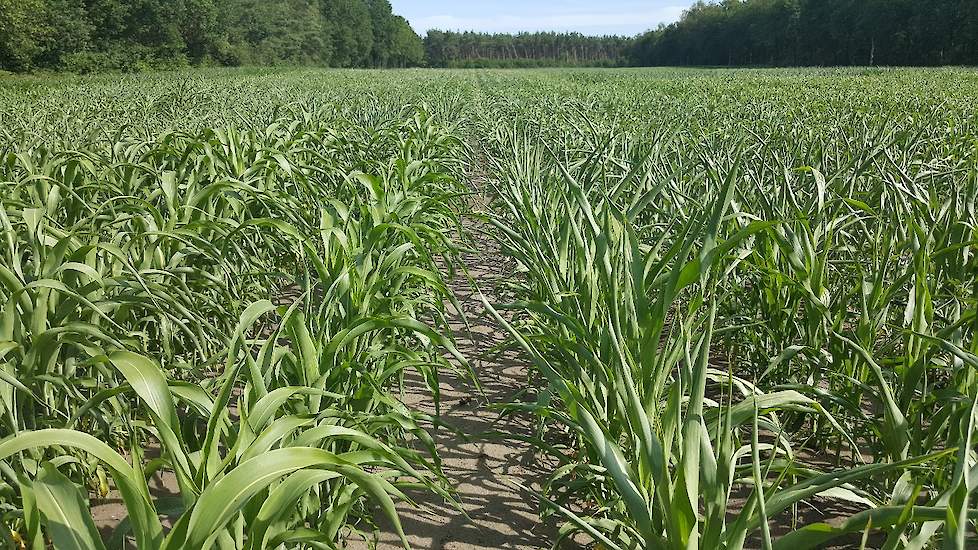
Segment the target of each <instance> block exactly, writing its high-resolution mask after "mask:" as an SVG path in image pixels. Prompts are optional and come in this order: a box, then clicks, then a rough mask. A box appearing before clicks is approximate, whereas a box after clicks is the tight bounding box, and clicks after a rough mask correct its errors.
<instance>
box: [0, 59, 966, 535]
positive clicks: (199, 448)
mask: <svg viewBox="0 0 978 550" xmlns="http://www.w3.org/2000/svg"><path fill="white" fill-rule="evenodd" d="M975 98H978V72H976V71H973V70H966V69H926V70H924V69H858V68H856V69H804V70H802V69H770V70H726V69H723V70H721V69H717V70H710V69H563V70H559V69H552V70H457V71H452V70H420V69H418V70H401V71H383V70H315V69H309V70H258V69H243V70H225V69H222V70H201V71H188V72H173V73H153V74H143V75H133V76H96V77H54V76H51V77H44V76H37V77H30V76H24V77H20V76H16V77H15V76H3V77H0V204H2V208H0V229H2V238H0V405H2V406H0V438H2V440H0V517H2V518H3V522H4V525H5V526H7V527H8V529H4V530H2V532H0V538H8V539H9V540H7V541H6V542H7V544H8V546H11V547H18V548H38V549H40V548H44V547H46V546H45V545H46V544H49V543H50V544H53V545H54V546H55V547H57V548H62V547H63V548H101V547H103V546H105V547H109V548H112V547H117V548H121V547H127V546H130V547H139V548H153V549H155V548H168V549H177V548H203V547H216V548H222V549H224V548H248V549H257V548H334V547H336V545H342V544H345V543H346V542H352V541H354V540H358V539H360V540H366V541H371V540H373V539H375V538H378V537H379V538H380V539H381V540H382V541H387V542H386V544H402V542H403V543H404V544H407V543H408V542H409V541H413V542H414V545H415V546H416V547H418V546H420V547H424V546H425V545H428V544H431V545H434V544H435V541H436V540H441V544H446V547H458V548H491V547H493V546H492V544H493V543H492V542H478V541H492V540H493V537H492V532H493V530H494V529H497V528H498V529H499V530H500V532H503V531H504V530H506V529H508V528H511V527H512V526H513V523H514V521H515V520H512V519H510V518H509V517H508V516H506V515H505V513H504V512H501V511H500V510H501V509H504V508H505V506H506V505H504V504H500V502H502V501H499V502H496V503H495V504H493V501H492V499H493V498H495V497H498V496H499V495H500V494H502V493H500V492H499V491H496V490H482V491H481V492H478V493H477V494H476V493H470V492H469V491H470V489H468V488H465V487H464V486H463V485H464V484H463V483H461V481H465V479H466V477H467V476H469V475H470V474H468V473H465V472H464V471H463V470H461V468H463V466H464V465H465V464H467V463H465V462H464V461H463V460H462V459H461V458H459V457H456V456H452V453H451V452H450V450H451V449H454V448H455V447H454V444H455V443H457V444H459V445H461V444H462V443H465V444H469V443H471V442H472V441H488V440H490V439H491V440H492V441H493V442H494V443H493V444H494V445H500V446H499V447H494V449H495V451H494V452H498V456H497V455H493V456H492V458H493V459H498V460H500V461H502V462H500V464H501V465H500V466H499V470H498V471H497V469H494V468H495V466H492V467H487V468H488V469H487V470H486V472H487V473H485V475H487V476H489V477H490V478H491V479H493V480H496V481H498V482H499V484H500V486H507V487H509V486H512V487H519V488H520V489H519V491H521V492H517V493H513V494H515V495H517V496H516V497H512V495H510V494H508V493H507V494H506V496H507V498H523V499H527V500H538V502H539V511H540V518H539V522H540V525H541V526H542V527H540V529H536V528H533V529H532V531H533V537H528V538H526V539H525V540H523V539H520V540H519V541H517V539H516V538H513V539H512V540H511V539H506V540H507V541H510V542H509V543H512V546H511V547H513V548H537V547H540V548H545V547H550V546H551V545H552V544H554V543H558V542H564V543H566V544H568V545H570V544H576V545H589V546H593V547H597V548H605V549H614V548H617V549H645V548H649V549H652V548H663V549H673V548H675V549H679V548H703V549H713V548H725V549H739V548H769V547H770V548H788V549H790V550H799V549H803V548H825V547H853V548H858V547H860V546H861V545H862V546H864V547H867V548H886V549H896V548H920V549H922V548H945V549H952V548H967V547H973V546H972V545H978V535H976V532H975V526H976V521H978V502H976V496H975V489H976V488H978V453H976V450H975V449H976V448H978V259H976V253H978V107H976V101H975ZM479 258H481V259H479ZM490 264H491V265H490ZM493 269H494V270H495V272H494V273H495V275H492V276H491V277H490V276H489V275H487V270H488V271H492V270H493ZM500 273H502V275H500ZM499 277H502V279H501V280H500V279H499ZM483 293H484V294H485V295H486V298H485V299H484V300H483V299H481V298H480V296H481V295H482V294H483ZM475 325H478V326H479V327H485V334H491V335H495V336H498V338H496V339H492V338H489V340H491V345H489V344H485V343H482V344H480V341H479V338H476V337H475V336H474V334H476V335H478V334H482V332H480V331H481V330H482V329H481V328H480V329H479V330H475V329H474V328H473V327H474V326H475ZM479 327H476V328H479ZM487 338H488V337H487ZM502 357H505V358H506V361H511V362H512V361H515V365H516V367H514V368H516V369H517V370H516V371H514V372H516V375H515V376H511V377H510V378H508V379H507V380H509V381H508V382H506V384H510V385H503V386H499V383H497V382H490V379H491V380H496V378H494V377H498V375H500V373H501V372H503V369H506V368H510V367H511V366H512V365H510V363H506V362H504V361H503V359H501V358H502ZM507 365H509V366H507ZM497 367H498V369H497ZM510 374H512V373H510ZM446 380H452V381H457V383H456V382H452V384H453V385H452V387H451V388H450V389H445V387H444V384H445V381H446ZM460 384H465V386H464V387H465V388H468V389H466V390H465V391H467V392H470V395H459V388H461V387H463V386H461V385H460ZM494 384H495V386H494ZM405 392H407V394H410V395H414V396H416V397H417V398H418V399H419V400H422V401H424V402H425V403H428V405H425V406H422V405H419V404H418V403H416V402H414V401H410V400H407V399H404V395H405ZM443 394H444V395H443ZM418 396H420V397H418ZM404 402H409V403H411V405H410V406H406V405H405V404H404ZM419 402H420V401H419ZM469 403H472V404H471V405H470V404H469ZM429 405H430V406H429ZM467 407H475V408H474V409H472V408H467ZM497 414H501V418H502V419H501V420H499V419H497V418H496V415H497ZM479 415H485V418H489V419H490V420H491V421H490V420H486V426H487V427H485V429H486V430H491V431H492V432H493V433H492V434H485V433H473V432H472V430H471V429H463V428H461V426H463V425H464V423H465V419H466V417H468V416H471V417H473V418H474V417H479V418H483V417H482V416H479ZM517 421H518V422H523V423H524V424H517ZM517 425H519V426H524V427H525V432H519V433H517V428H516V427H515V426H517ZM453 426H459V428H458V429H457V430H456V429H454V428H453ZM481 429H483V428H480V430H481ZM453 430H454V431H453ZM465 432H467V433H465ZM446 434H447V435H446ZM507 436H508V439H507ZM446 437H447V438H448V440H446V439H445V438H446ZM468 438H471V439H468ZM517 440H519V441H517ZM500 441H502V443H499V442H500ZM507 445H511V446H514V447H513V448H514V449H515V448H516V447H515V446H516V445H523V446H525V447H526V449H527V452H529V453H531V458H530V460H531V462H533V463H535V464H537V465H538V466H539V465H546V467H545V469H546V471H545V472H544V474H545V479H539V475H537V474H534V473H533V472H532V471H531V470H529V469H526V468H523V469H514V468H511V467H510V466H511V465H510V466H507V465H506V464H507V463H506V462H505V460H508V459H507V458H506V456H507V453H506V452H505V451H506V450H507V448H508V447H506V446H507ZM519 449H520V452H522V449H523V447H519ZM476 452H482V451H476ZM442 458H444V460H442ZM504 466H505V467H504ZM524 466H525V465H524ZM503 471H505V473H501V472H503ZM514 472H516V473H514ZM519 472H522V473H519ZM493 476H495V477H493ZM521 476H522V477H521ZM497 478H498V479H497ZM504 478H505V479H504ZM510 481H513V482H515V483H510ZM507 484H508V485H507ZM514 491H515V489H514ZM497 493H498V494H497ZM409 499H411V500H417V501H420V502H422V503H424V504H425V506H427V505H428V503H432V502H436V503H437V504H438V505H441V506H444V507H445V509H446V510H447V511H445V512H439V514H437V516H438V517H439V518H441V520H438V521H442V520H443V521H444V523H443V524H439V523H438V522H437V521H435V523H433V524H431V525H429V526H428V528H427V529H428V530H429V531H431V533H428V534H426V535H425V536H429V538H427V539H424V538H422V539H419V538H417V537H418V536H419V533H418V532H414V531H413V530H416V529H419V528H418V527H417V526H418V525H419V522H418V521H415V516H413V515H412V514H416V513H417V512H416V511H413V510H412V508H411V506H409V504H408V500H409ZM473 500H478V501H480V502H481V501H482V500H486V501H487V502H488V504H485V506H484V507H482V508H478V509H473V508H469V507H466V506H467V503H469V502H472V501H473ZM446 503H447V504H446ZM533 508H536V503H534V505H533ZM459 509H464V510H466V512H467V513H468V514H469V515H470V516H471V519H472V520H474V521H475V522H476V524H478V529H480V530H482V531H480V533H483V532H487V533H488V534H487V535H485V536H483V535H479V537H474V538H472V539H471V540H467V541H461V539H451V537H452V536H454V535H452V533H451V532H449V530H447V528H445V527H444V525H448V522H449V521H458V522H461V523H459V524H454V523H453V524H452V525H469V523H470V522H469V521H468V520H467V519H465V517H464V515H462V514H461V512H459V511H457V510H459ZM477 510H492V511H493V512H492V513H493V514H495V515H493V516H492V517H491V518H480V517H479V512H478V511H477ZM405 517H407V518H409V520H408V521H404V522H403V524H402V521H401V520H402V519H404V518H405ZM482 520H484V521H482ZM534 521H535V520H534ZM402 527H403V528H402ZM459 529H461V528H459ZM487 530H488V531H487ZM510 530H512V529H510ZM439 531H441V532H440V534H439ZM508 532H509V531H507V533H508ZM432 533H434V534H432ZM437 536H441V537H443V538H442V539H437ZM507 536H509V535H507ZM444 537H449V538H444ZM514 537H515V535H514ZM531 538H532V540H531ZM538 539H547V540H543V541H542V542H541V541H540V540H538ZM429 540H430V541H431V542H425V541H429ZM419 541H420V542H419ZM572 541H573V542H572ZM497 542H498V540H497ZM449 543H454V544H457V546H451V545H450V544H449ZM509 543H508V544H509ZM466 544H467V546H466ZM480 544H488V546H481V545H480Z"/></svg>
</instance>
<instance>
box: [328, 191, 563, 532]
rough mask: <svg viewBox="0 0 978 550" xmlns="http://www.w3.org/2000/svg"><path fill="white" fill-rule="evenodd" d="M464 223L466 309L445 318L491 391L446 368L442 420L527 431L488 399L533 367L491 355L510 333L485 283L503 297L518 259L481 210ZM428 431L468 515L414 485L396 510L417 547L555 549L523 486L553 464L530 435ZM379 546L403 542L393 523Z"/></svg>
mask: <svg viewBox="0 0 978 550" xmlns="http://www.w3.org/2000/svg"><path fill="white" fill-rule="evenodd" d="M476 180H477V181H475V182H474V185H475V187H476V188H475V189H474V190H475V191H476V194H475V195H473V196H472V197H471V198H470V206H471V209H472V210H473V212H475V213H478V212H480V211H484V209H485V208H486V206H487V197H486V195H485V190H483V189H482V188H481V185H480V182H479V181H478V177H477V178H476ZM464 225H465V228H466V230H467V231H468V232H469V233H470V234H471V236H472V239H473V243H472V251H471V252H468V253H465V254H463V261H464V262H465V265H466V266H467V268H468V271H469V275H470V276H471V277H472V282H470V281H469V280H468V279H467V278H466V276H465V275H464V274H463V273H459V274H458V275H457V276H456V277H455V278H454V279H453V280H452V281H451V287H452V290H453V291H454V293H455V295H456V296H457V298H458V301H459V303H460V305H461V307H462V311H461V312H459V311H455V310H454V308H453V307H451V306H450V305H449V306H448V309H449V313H450V316H449V322H450V324H451V327H452V330H453V331H455V333H456V345H457V347H458V349H459V351H461V353H462V355H463V356H464V357H466V358H467V359H468V360H469V361H470V362H471V364H472V366H473V368H474V369H475V371H476V373H477V374H478V377H479V380H480V383H481V384H482V387H483V391H484V392H485V400H482V399H480V398H479V397H478V392H477V390H476V388H475V387H474V385H473V384H472V382H471V381H470V380H468V379H465V378H463V377H459V376H456V375H454V374H453V373H444V375H443V377H442V379H441V399H442V402H441V406H442V419H443V421H445V422H446V423H448V424H450V425H452V426H455V427H456V428H458V429H460V430H461V431H462V432H464V433H465V434H469V435H474V434H480V433H485V432H489V431H496V432H501V433H505V434H514V435H530V434H531V433H532V425H531V423H530V421H529V420H528V419H527V418H521V417H516V416H512V415H508V416H505V417H500V415H499V412H498V411H497V410H495V409H492V408H491V405H492V404H503V403H508V402H510V401H512V400H513V399H514V398H515V397H516V396H517V395H518V394H519V392H521V391H522V390H524V389H525V388H526V386H527V378H526V376H527V368H526V363H525V362H524V361H523V360H521V358H520V357H519V356H518V354H515V353H508V352H507V354H503V355H502V356H493V357H488V356H487V352H489V351H491V350H492V349H493V347H494V346H496V345H497V344H499V343H500V342H502V341H503V340H504V339H505V335H504V333H503V331H502V329H501V328H500V327H498V326H497V323H496V322H495V320H494V319H492V317H491V316H490V315H489V314H488V313H487V312H486V311H485V306H484V305H483V303H482V301H481V300H480V298H479V290H481V291H482V292H483V293H484V294H485V296H486V298H487V299H488V300H489V301H490V303H495V302H499V301H503V300H501V299H500V298H501V296H500V295H499V294H500V292H501V291H500V287H501V284H502V283H504V282H505V281H506V280H508V279H511V277H512V276H513V272H514V271H513V268H514V262H513V261H512V260H511V259H509V258H507V257H506V256H504V255H503V254H502V253H501V252H500V250H499V247H498V245H497V244H496V242H495V241H494V240H493V239H492V237H491V235H490V234H488V232H489V231H490V230H491V225H490V224H488V223H487V222H485V221H483V220H481V219H478V217H477V216H468V217H466V218H465V220H464ZM474 286H475V287H478V289H477V288H474ZM463 317H464V319H467V320H468V324H469V327H470V328H471V333H469V332H467V331H466V327H465V322H464V320H463ZM405 386H406V388H405V395H404V396H403V400H404V403H405V404H407V405H408V406H410V407H414V408H416V409H418V410H421V411H423V412H426V413H428V414H434V412H435V410H434V402H433V399H432V397H431V392H430V390H429V389H428V388H427V387H426V386H425V383H424V381H423V380H421V379H420V378H417V377H413V378H407V379H406V382H405ZM432 435H433V436H434V438H435V441H436V442H437V451H438V453H439V455H441V458H442V469H443V470H444V473H445V475H446V476H447V477H448V479H449V481H450V482H451V484H452V487H453V488H454V489H455V490H456V491H457V492H458V499H459V501H460V502H461V504H462V506H463V508H464V509H465V511H466V513H467V514H468V516H469V518H466V517H465V516H464V515H463V514H461V513H460V512H459V511H458V510H456V509H454V508H453V507H452V506H450V505H446V504H445V503H444V502H443V501H442V499H441V497H438V496H436V495H431V494H429V493H413V494H411V495H410V496H411V497H412V498H415V499H416V500H417V502H418V504H419V508H413V507H412V506H410V505H409V504H406V503H400V504H399V505H398V512H399V514H400V518H401V522H402V523H403V527H404V531H405V533H407V535H408V540H409V541H410V543H411V545H412V547H414V548H418V549H434V550H440V549H445V550H463V549H465V550H470V549H472V550H476V549H538V548H551V546H552V541H553V540H554V535H555V532H554V531H555V530H554V529H553V527H551V526H547V525H545V524H541V523H540V521H539V518H538V515H537V511H538V510H537V508H538V501H537V499H536V497H534V496H533V494H532V493H531V492H530V491H527V490H525V489H521V488H519V486H520V485H522V486H524V487H532V488H534V489H539V488H540V484H539V482H540V481H542V480H543V479H545V477H546V475H547V474H549V473H550V472H552V466H551V467H548V466H547V465H546V464H543V463H541V462H539V460H538V458H539V457H538V456H537V454H536V453H535V452H534V449H533V447H532V446H531V445H530V444H528V443H525V442H523V441H520V440H518V439H513V438H507V439H503V440H493V441H487V440H478V441H475V442H465V441H464V439H463V438H460V437H458V436H457V435H455V434H453V433H452V432H451V431H449V430H445V429H441V430H438V431H433V433H432ZM514 482H515V483H514ZM346 548H351V549H357V550H359V549H365V548H369V546H368V545H367V544H366V543H365V542H362V541H348V543H347V546H346ZM377 548H379V549H383V550H393V549H399V548H402V546H401V544H400V542H399V539H398V538H397V536H396V535H395V534H394V533H393V531H392V530H391V529H389V528H385V530H384V531H383V532H382V533H381V534H380V541H379V544H378V546H377Z"/></svg>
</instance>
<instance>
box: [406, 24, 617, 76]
mask: <svg viewBox="0 0 978 550" xmlns="http://www.w3.org/2000/svg"><path fill="white" fill-rule="evenodd" d="M631 45H632V39H631V38H627V37H623V36H585V35H583V34H580V33H557V32H524V33H519V34H505V33H481V32H445V31H438V30H431V31H428V34H427V36H426V37H425V39H424V48H425V55H426V57H427V60H428V64H429V65H431V66H433V67H540V66H547V67H575V66H589V67H597V66H618V65H623V64H626V63H628V61H629V53H630V49H631Z"/></svg>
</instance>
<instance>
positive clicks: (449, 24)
mask: <svg viewBox="0 0 978 550" xmlns="http://www.w3.org/2000/svg"><path fill="white" fill-rule="evenodd" d="M684 9H685V7H683V6H664V7H659V8H652V9H648V10H642V11H629V12H618V13H599V12H592V13H584V12H581V13H564V14H549V15H544V14H532V15H511V14H502V15H498V16H493V17H488V16H476V17H466V16H455V15H429V16H421V17H415V18H412V20H411V23H412V25H413V26H414V28H415V29H416V30H418V31H421V32H425V31H427V30H428V29H441V30H473V31H483V32H521V31H539V30H543V31H551V30H552V31H576V32H581V33H584V34H595V33H599V34H605V33H609V34H610V33H619V34H636V33H638V32H641V31H643V30H646V29H650V28H653V27H655V26H656V25H658V24H659V23H669V22H672V21H675V20H677V19H679V16H680V15H682V12H683V10H684Z"/></svg>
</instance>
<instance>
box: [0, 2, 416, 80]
mask: <svg viewBox="0 0 978 550" xmlns="http://www.w3.org/2000/svg"><path fill="white" fill-rule="evenodd" d="M423 62H424V46H423V44H422V41H421V38H420V37H419V36H418V35H417V34H416V33H415V32H414V31H413V30H412V29H411V26H410V25H409V24H408V22H407V20H405V19H404V18H403V17H400V16H398V15H395V14H394V13H393V12H392V10H391V5H390V2H389V1H388V0H0V69H4V70H8V71H30V70H37V69H51V70H67V71H76V72H89V71H100V70H141V69H147V68H165V67H176V66H181V65H191V64H193V65H280V64H281V65H322V66H335V67H403V66H413V65H420V64H422V63H423Z"/></svg>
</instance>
